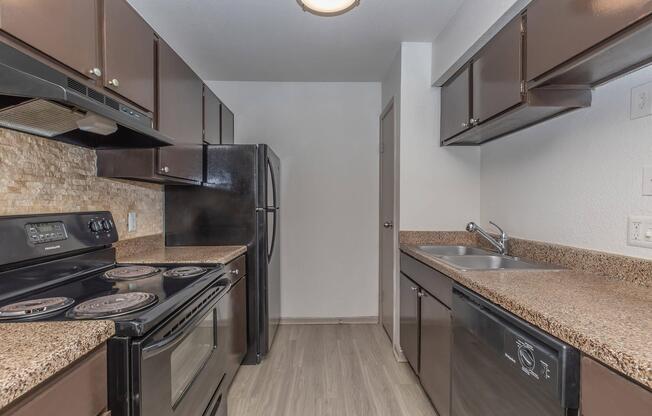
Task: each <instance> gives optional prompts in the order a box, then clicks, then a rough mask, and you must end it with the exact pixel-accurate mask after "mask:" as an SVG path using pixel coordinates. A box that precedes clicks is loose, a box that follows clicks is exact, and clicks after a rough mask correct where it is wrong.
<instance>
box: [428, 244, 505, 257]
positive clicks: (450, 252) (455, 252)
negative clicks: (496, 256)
mask: <svg viewBox="0 0 652 416" xmlns="http://www.w3.org/2000/svg"><path fill="white" fill-rule="evenodd" d="M419 250H421V251H424V252H426V253H428V254H432V255H433V256H469V255H478V254H482V255H489V254H492V253H491V252H489V251H486V250H482V249H480V248H475V247H467V246H419Z"/></svg>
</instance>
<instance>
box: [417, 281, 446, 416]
mask: <svg viewBox="0 0 652 416" xmlns="http://www.w3.org/2000/svg"><path fill="white" fill-rule="evenodd" d="M420 294H421V337H420V338H421V341H420V345H421V354H420V357H419V361H420V364H419V378H420V379H421V385H422V386H423V389H424V390H425V392H426V394H428V397H430V400H431V401H432V403H433V404H434V405H435V408H436V409H437V413H438V414H439V416H449V415H450V392H451V382H450V380H451V331H452V327H451V321H452V319H451V318H452V316H451V310H450V309H448V308H447V307H446V306H444V304H443V303H441V302H439V301H438V300H437V299H435V298H434V297H433V296H431V295H430V294H428V293H427V292H424V291H421V292H420Z"/></svg>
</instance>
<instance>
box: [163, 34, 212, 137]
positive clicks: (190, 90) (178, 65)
mask: <svg viewBox="0 0 652 416" xmlns="http://www.w3.org/2000/svg"><path fill="white" fill-rule="evenodd" d="M158 77H159V87H158V88H159V90H158V92H159V97H158V128H159V131H160V132H161V133H163V134H166V135H168V136H170V137H171V138H172V139H174V140H175V141H176V143H177V144H179V145H188V144H202V91H203V84H202V82H201V80H200V79H199V77H197V75H195V73H194V72H193V71H192V69H190V67H189V66H188V65H186V63H185V62H183V60H182V59H181V58H180V57H179V55H177V54H176V53H175V52H174V51H173V50H172V48H170V47H169V46H168V45H167V44H166V43H165V42H163V40H159V41H158Z"/></svg>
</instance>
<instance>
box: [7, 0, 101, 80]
mask: <svg viewBox="0 0 652 416" xmlns="http://www.w3.org/2000/svg"><path fill="white" fill-rule="evenodd" d="M0 29H2V30H3V31H5V32H7V33H9V34H10V35H12V36H14V37H16V38H18V39H20V40H21V41H23V42H25V43H27V44H28V45H30V46H32V47H34V48H36V49H38V50H40V51H41V52H43V53H45V54H46V55H49V56H51V57H52V58H54V59H56V60H57V61H59V62H61V63H63V64H64V65H67V66H68V67H70V68H72V69H74V70H75V71H77V72H79V73H81V74H83V75H84V76H86V77H89V78H96V77H99V76H101V68H100V65H99V52H98V35H99V33H100V30H99V13H98V5H97V0H56V1H43V0H2V1H0ZM94 69H97V70H98V72H96V73H95V74H94V73H93V72H92V71H93V70H94Z"/></svg>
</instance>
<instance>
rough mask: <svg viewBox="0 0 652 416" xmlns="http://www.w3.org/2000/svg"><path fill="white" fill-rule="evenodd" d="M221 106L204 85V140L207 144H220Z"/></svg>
mask: <svg viewBox="0 0 652 416" xmlns="http://www.w3.org/2000/svg"><path fill="white" fill-rule="evenodd" d="M221 106H222V103H220V100H219V98H217V96H216V95H215V94H214V93H213V91H211V90H210V88H208V87H207V86H206V85H204V142H206V143H208V144H220V136H221V132H222V127H221V123H220V117H221V116H220V112H221Z"/></svg>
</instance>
